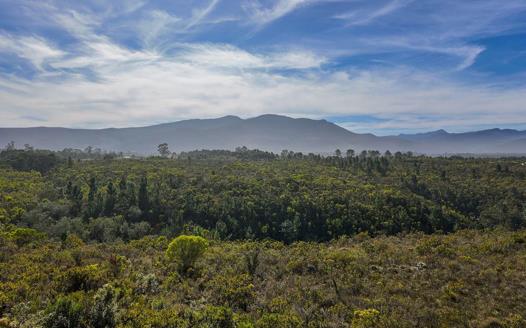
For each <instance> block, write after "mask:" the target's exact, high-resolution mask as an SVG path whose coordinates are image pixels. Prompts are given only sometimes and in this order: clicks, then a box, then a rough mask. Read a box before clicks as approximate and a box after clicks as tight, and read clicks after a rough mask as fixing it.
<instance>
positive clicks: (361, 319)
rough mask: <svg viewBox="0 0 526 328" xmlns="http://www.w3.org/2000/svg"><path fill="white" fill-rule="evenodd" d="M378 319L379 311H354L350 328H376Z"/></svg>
mask: <svg viewBox="0 0 526 328" xmlns="http://www.w3.org/2000/svg"><path fill="white" fill-rule="evenodd" d="M379 319H380V311H378V310H376V309H365V310H356V311H354V317H353V319H352V323H351V327H352V328H369V327H371V328H372V327H377V323H378V321H379Z"/></svg>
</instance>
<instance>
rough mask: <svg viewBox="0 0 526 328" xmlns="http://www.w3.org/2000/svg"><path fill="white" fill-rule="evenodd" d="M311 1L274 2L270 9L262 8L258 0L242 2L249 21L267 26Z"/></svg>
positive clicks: (284, 0) (288, 0)
mask: <svg viewBox="0 0 526 328" xmlns="http://www.w3.org/2000/svg"><path fill="white" fill-rule="evenodd" d="M308 2H314V1H312V0H276V1H275V3H274V5H273V6H271V7H264V6H263V5H262V4H261V3H260V2H259V0H246V1H245V2H244V8H245V11H247V13H248V14H249V15H250V18H251V20H252V21H253V22H254V23H255V24H257V25H266V24H269V23H271V22H273V21H275V20H277V19H279V18H281V17H283V16H285V15H287V14H289V13H290V12H292V11H294V10H295V9H297V8H298V7H299V6H300V5H303V4H306V3H308Z"/></svg>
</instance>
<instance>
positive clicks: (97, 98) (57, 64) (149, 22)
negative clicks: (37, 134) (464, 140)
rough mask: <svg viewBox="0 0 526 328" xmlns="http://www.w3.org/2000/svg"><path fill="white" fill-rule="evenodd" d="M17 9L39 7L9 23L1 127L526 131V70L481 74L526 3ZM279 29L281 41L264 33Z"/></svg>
mask: <svg viewBox="0 0 526 328" xmlns="http://www.w3.org/2000/svg"><path fill="white" fill-rule="evenodd" d="M7 1H11V0H7ZM19 1H20V2H22V3H24V8H31V10H29V11H28V12H25V11H23V10H22V11H21V12H24V13H26V14H27V15H26V16H23V19H18V20H17V21H16V22H15V23H13V24H20V26H19V25H17V26H16V28H12V29H11V30H9V26H7V24H4V25H0V26H7V27H5V29H6V30H9V32H7V31H5V32H0V52H2V53H9V54H11V55H14V56H13V57H15V56H16V57H17V58H16V63H15V62H13V63H12V67H10V66H9V65H10V64H11V62H9V60H10V59H9V58H8V57H10V56H4V57H5V58H6V59H5V60H3V61H2V60H0V69H1V70H0V114H1V116H2V125H9V126H27V125H34V124H36V123H35V122H37V121H36V120H35V118H38V120H41V119H44V120H45V122H40V121H38V124H39V125H40V124H44V125H62V126H75V127H82V126H84V127H86V126H90V127H105V126H129V125H144V124H149V123H157V122H163V121H173V120H178V119H185V118H196V117H216V116H221V115H227V114H236V115H240V116H244V117H247V116H253V115H258V114H263V113H277V114H287V115H292V116H304V117H312V118H323V117H330V116H349V115H351V116H352V115H371V116H375V117H381V118H382V119H381V120H376V121H374V120H373V121H371V122H360V123H359V124H356V123H352V122H342V123H341V124H342V125H345V126H346V127H349V128H352V129H356V130H358V131H361V132H365V131H366V130H367V129H370V130H375V131H396V130H397V129H398V130H400V129H402V128H403V127H404V125H405V126H407V125H411V126H412V127H415V128H422V129H431V128H441V127H444V126H450V127H457V128H458V129H461V128H462V127H463V126H464V127H465V126H468V125H470V124H476V125H484V124H492V123H493V124H499V125H507V124H517V123H521V122H522V123H524V124H526V122H525V121H524V111H525V107H524V104H525V103H526V86H525V83H524V81H525V80H524V75H520V72H517V75H516V76H517V77H515V78H514V80H513V81H511V82H513V83H510V82H509V81H506V82H505V83H501V84H500V85H498V87H495V85H496V84H498V83H499V81H495V80H493V79H486V78H484V74H477V73H478V72H473V71H474V70H476V68H477V66H476V65H474V64H476V63H477V60H478V59H479V58H481V57H482V56H481V54H484V55H485V57H486V55H487V54H489V53H490V52H491V45H487V44H485V43H484V42H482V41H481V40H480V39H481V38H487V37H494V36H499V35H504V34H506V33H515V32H516V31H517V30H519V31H526V23H525V22H526V20H521V19H519V18H518V16H517V15H519V14H520V13H522V12H524V11H525V10H526V3H525V2H524V0H508V1H505V2H501V1H495V0H480V1H456V0H443V1H435V0H422V1H410V0H389V1H388V0H370V1H365V0H353V1H341V0H243V1H242V2H231V1H226V0H223V1H219V0H202V1H199V6H191V5H189V4H188V2H184V1H181V2H177V3H176V5H173V6H172V5H166V4H165V5H164V6H158V5H156V4H155V3H152V2H145V1H141V0H116V1H115V2H112V3H111V4H107V3H103V2H98V1H97V2H93V1H87V2H85V3H82V4H79V3H76V2H75V3H73V2H67V3H66V2H61V3H60V6H59V4H58V2H56V1H45V0H43V1H39V2H38V3H37V2H34V1H33V0H31V1H30V0H19ZM17 3H19V2H15V1H13V2H12V5H13V6H15V5H16V4H17ZM33 4H34V5H33ZM333 5H334V8H338V10H336V9H334V8H333V7H332V6H333ZM1 7H2V6H1V4H0V9H1ZM293 12H295V13H296V14H297V16H295V17H294V24H292V26H291V27H290V30H287V27H288V26H287V24H285V23H286V19H287V18H290V14H291V13H293ZM337 13H338V14H337ZM451 13H455V14H454V15H453V14H451ZM335 15H336V17H337V18H338V19H334V17H335ZM303 16H305V17H306V18H305V17H303ZM2 17H3V16H1V13H0V18H2ZM522 17H523V16H522ZM302 19H303V21H302ZM26 21H28V22H30V23H31V24H26V25H24V23H25V22H26ZM212 24H213V25H212ZM272 24H280V25H279V27H280V28H283V29H284V30H283V33H277V34H272V35H268V34H270V33H264V32H266V31H264V28H265V27H268V26H270V25H272ZM35 26H36V27H35ZM276 26H278V25H276ZM216 27H217V28H216ZM523 27H524V28H525V29H523V30H521V29H522V28H523ZM2 28H3V27H2ZM253 29H256V30H257V31H259V32H261V33H259V34H258V33H254V34H258V35H254V36H253V38H250V39H248V40H247V38H245V36H246V34H247V31H248V32H250V31H251V30H253ZM49 31H51V32H49ZM510 31H511V32H510ZM289 32H291V33H289ZM46 33H47V34H46ZM240 40H241V41H240ZM334 50H335V51H334ZM523 50H524V49H523ZM518 54H520V52H518ZM519 56H520V55H519ZM363 58H366V59H367V60H369V59H370V62H374V63H375V64H373V65H369V66H367V65H361V63H362V62H363V61H364V59H363ZM444 58H446V60H445V62H446V64H445V65H442V66H441V65H437V64H436V62H434V61H439V60H444ZM415 59H416V60H415ZM486 60H487V58H486ZM380 61H383V64H378V62H380ZM417 61H420V63H423V64H421V65H420V66H418V65H417V64H416V63H415V62H417ZM20 62H24V63H25V64H28V65H23V69H17V68H16V67H15V66H16V65H18V64H19V63H20ZM26 62H27V63H26ZM385 63H388V64H385ZM29 64H31V65H29ZM21 67H22V66H21ZM28 67H29V68H28ZM31 67H34V68H35V72H30V73H31V74H29V73H28V72H27V70H30V68H31ZM470 67H471V68H472V69H470V70H467V68H470ZM10 69H11V70H10ZM471 73H472V75H470V74H471ZM473 76H475V78H474V77H473ZM66 109H67V110H66ZM496 113H498V115H497V114H496ZM93 122H104V123H97V124H94V123H93Z"/></svg>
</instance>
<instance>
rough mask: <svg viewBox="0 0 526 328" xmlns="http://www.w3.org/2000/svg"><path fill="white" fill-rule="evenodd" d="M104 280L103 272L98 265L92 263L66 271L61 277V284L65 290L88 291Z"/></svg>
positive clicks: (100, 284) (101, 283) (98, 285)
mask: <svg viewBox="0 0 526 328" xmlns="http://www.w3.org/2000/svg"><path fill="white" fill-rule="evenodd" d="M104 280H105V272H103V271H102V270H101V269H100V268H99V265H97V264H92V265H87V266H83V267H74V268H72V269H70V270H68V271H66V272H65V274H64V275H63V277H62V285H63V288H64V291H65V292H76V291H79V290H84V291H89V290H92V289H96V288H99V287H100V286H102V285H103V281H104Z"/></svg>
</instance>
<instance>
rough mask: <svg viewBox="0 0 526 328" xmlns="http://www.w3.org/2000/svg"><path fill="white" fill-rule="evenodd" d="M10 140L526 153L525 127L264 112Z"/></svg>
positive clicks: (12, 132)
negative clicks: (381, 123)
mask: <svg viewBox="0 0 526 328" xmlns="http://www.w3.org/2000/svg"><path fill="white" fill-rule="evenodd" d="M10 141H15V143H16V144H17V145H18V146H20V145H23V144H30V145H32V146H34V147H35V148H41V149H53V150H61V149H64V148H78V149H84V148H86V147H88V146H92V147H94V148H101V149H104V150H109V151H122V152H132V153H137V154H153V153H155V152H156V150H157V145H158V144H160V143H163V142H166V143H168V144H169V146H170V149H171V150H172V151H176V152H180V151H188V150H195V149H234V148H236V147H238V146H247V147H248V148H258V149H262V150H270V151H274V152H279V151H281V150H282V149H288V150H293V151H301V152H305V153H308V152H316V153H328V152H333V151H334V150H335V149H337V148H339V149H341V150H342V151H345V150H346V149H349V148H352V149H355V150H356V151H360V150H364V149H376V150H380V151H385V150H388V149H389V150H391V151H398V150H400V151H409V150H410V151H414V152H419V153H428V154H443V153H504V152H505V153H526V131H516V130H501V129H492V130H485V131H477V132H469V133H448V132H446V131H444V130H438V131H433V132H428V133H421V134H413V135H408V134H401V135H398V136H386V137H378V136H375V135H373V134H358V133H353V132H351V131H349V130H346V129H344V128H342V127H340V126H338V125H336V124H333V123H330V122H328V121H326V120H311V119H305V118H296V119H295V118H290V117H286V116H280V115H262V116H258V117H254V118H248V119H241V118H239V117H236V116H225V117H221V118H217V119H193V120H185V121H179V122H174V123H166V124H159V125H153V126H146V127H135V128H121V129H116V128H110V129H98V130H90V129H67V128H52V127H35V128H0V145H1V144H7V143H8V142H10Z"/></svg>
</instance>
